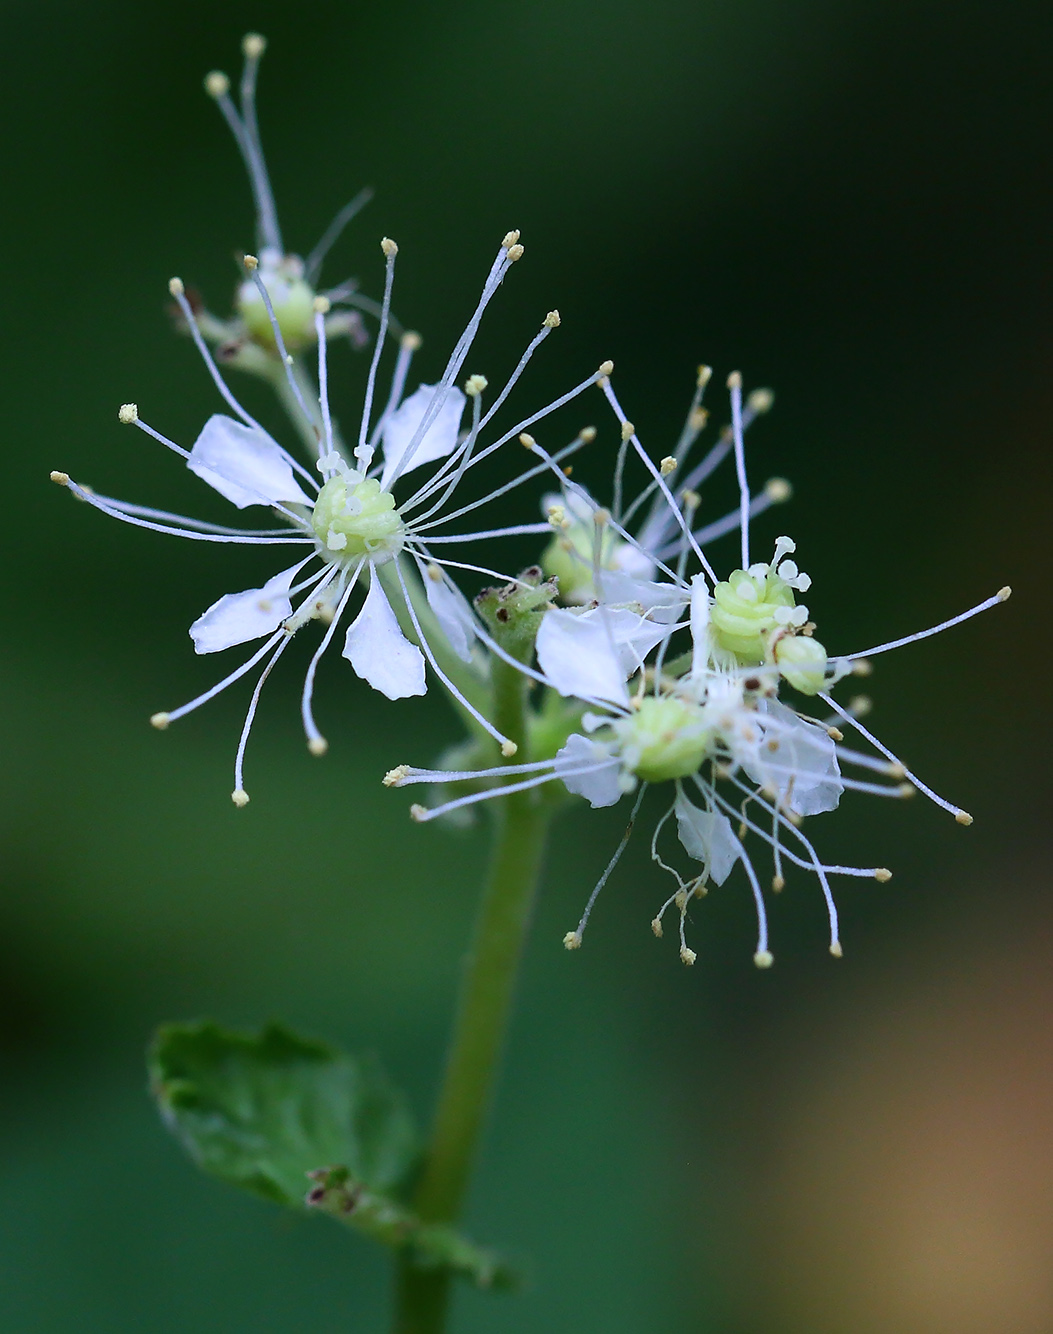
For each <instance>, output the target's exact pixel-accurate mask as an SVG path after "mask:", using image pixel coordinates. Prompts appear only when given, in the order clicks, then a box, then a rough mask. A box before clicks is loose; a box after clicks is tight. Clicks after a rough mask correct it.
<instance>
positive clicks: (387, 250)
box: [380, 236, 399, 259]
mask: <svg viewBox="0 0 1053 1334" xmlns="http://www.w3.org/2000/svg"><path fill="white" fill-rule="evenodd" d="M380 248H381V250H383V252H384V256H385V258H386V259H391V258H392V257H393V256H394V255H397V254H398V253H399V248H398V246H397V245H396V244H395V242H394V241H393V240H392V239H391V237H390V236H385V237H384V239H383V240H382V241H381V243H380Z"/></svg>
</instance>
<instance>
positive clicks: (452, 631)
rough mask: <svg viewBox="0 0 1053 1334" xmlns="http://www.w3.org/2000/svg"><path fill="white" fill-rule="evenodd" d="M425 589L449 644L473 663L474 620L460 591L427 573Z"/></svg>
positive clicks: (465, 659)
mask: <svg viewBox="0 0 1053 1334" xmlns="http://www.w3.org/2000/svg"><path fill="white" fill-rule="evenodd" d="M424 588H425V591H426V592H427V594H428V605H429V606H430V607H431V609H432V611H433V612H434V613H435V619H436V620H437V621H438V622H439V625H440V626H441V628H442V632H443V634H444V635H445V636H446V638H447V640H448V641H449V645H450V648H452V649H453V651H454V653H456V654H457V656H458V657H459V658H460V659H461V661H462V662H471V660H472V644H473V643H474V642H475V628H474V627H475V620H474V617H473V616H472V609H471V607H470V606H469V605H468V601H467V599H466V598H465V596H464V594H463V593H462V592H461V591H460V589H459V588H453V587H451V586H450V584H448V583H447V582H446V580H445V579H433V578H432V577H431V576H430V575H429V574H427V573H426V574H425V576H424Z"/></svg>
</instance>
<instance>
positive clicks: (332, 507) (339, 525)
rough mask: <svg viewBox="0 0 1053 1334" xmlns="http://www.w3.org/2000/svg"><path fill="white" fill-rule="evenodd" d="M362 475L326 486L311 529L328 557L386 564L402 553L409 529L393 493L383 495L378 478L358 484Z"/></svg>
mask: <svg viewBox="0 0 1053 1334" xmlns="http://www.w3.org/2000/svg"><path fill="white" fill-rule="evenodd" d="M359 475H360V474H352V475H351V477H349V478H346V477H331V478H330V479H329V481H328V482H326V484H325V485H324V486H323V487H322V489H321V491H320V492H319V493H318V501H317V503H316V504H315V507H314V514H313V515H312V516H311V525H312V527H313V528H314V531H315V533H316V534H317V536H318V540H319V542H321V544H322V546H323V548H324V549H325V552H326V555H328V556H332V557H335V558H337V559H342V560H345V561H352V560H360V559H361V558H362V557H363V556H368V557H369V558H370V560H372V561H374V562H379V563H381V564H383V563H384V562H385V561H389V560H391V559H393V558H394V557H395V556H397V555H398V554H399V552H400V551H401V550H402V547H403V544H404V542H405V537H406V528H405V525H404V524H403V522H402V517H401V515H400V514H399V512H398V510H397V509H396V508H395V497H394V496H393V495H392V494H391V492H390V491H382V490H381V488H380V483H379V482H378V481H377V480H376V478H375V477H371V478H368V479H367V480H365V481H359V482H356V481H355V480H354V479H355V477H356V476H359Z"/></svg>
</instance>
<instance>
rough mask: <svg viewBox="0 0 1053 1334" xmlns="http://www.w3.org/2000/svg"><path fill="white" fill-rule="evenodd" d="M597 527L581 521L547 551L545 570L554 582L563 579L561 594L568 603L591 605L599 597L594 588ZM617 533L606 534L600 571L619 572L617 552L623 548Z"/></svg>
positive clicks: (560, 582)
mask: <svg viewBox="0 0 1053 1334" xmlns="http://www.w3.org/2000/svg"><path fill="white" fill-rule="evenodd" d="M593 540H594V537H593V528H592V525H591V524H588V525H586V524H584V523H582V522H581V521H580V520H573V521H572V523H571V525H570V527H569V528H568V529H566V530H565V531H564V532H562V533H558V534H557V535H556V536H555V537H554V538H553V539H552V541H551V542H550V543H549V544H548V546H547V547H546V548H545V550H544V553H543V554H542V557H541V568H542V569H543V570H544V571H545V574H546V575H548V577H549V578H550V579H552V578H556V579H558V580H559V594H560V597H561V598H562V599H563V601H564V602H578V603H581V602H587V601H588V600H589V599H590V598H593V597H595V596H596V591H595V589H594V588H593V586H592V557H593ZM624 545H625V544H624V543H621V542H618V541H617V539H616V538H615V536H614V534H613V533H611V532H609V531H607V532H604V534H603V536H602V537H601V539H600V553H599V554H600V568H601V569H604V570H613V569H616V568H617V567H616V564H615V559H614V557H615V553H616V551H617V548H618V547H619V546H624Z"/></svg>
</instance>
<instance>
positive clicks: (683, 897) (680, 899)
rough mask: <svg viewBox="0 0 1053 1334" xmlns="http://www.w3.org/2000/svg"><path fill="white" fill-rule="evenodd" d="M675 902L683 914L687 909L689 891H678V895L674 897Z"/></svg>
mask: <svg viewBox="0 0 1053 1334" xmlns="http://www.w3.org/2000/svg"><path fill="white" fill-rule="evenodd" d="M673 902H674V903H675V904H676V906H677V908H678V909H679V910H680V911H681V912H683V911H684V909H685V908H686V907H687V890H686V889H678V890H677V891H676V894H675V895H674V896H673Z"/></svg>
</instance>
